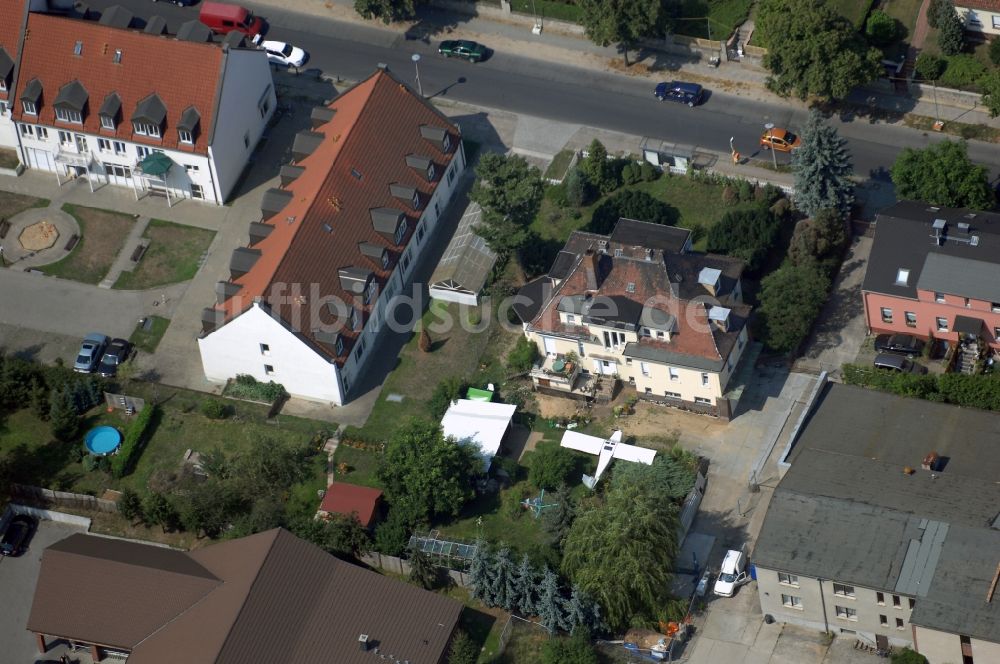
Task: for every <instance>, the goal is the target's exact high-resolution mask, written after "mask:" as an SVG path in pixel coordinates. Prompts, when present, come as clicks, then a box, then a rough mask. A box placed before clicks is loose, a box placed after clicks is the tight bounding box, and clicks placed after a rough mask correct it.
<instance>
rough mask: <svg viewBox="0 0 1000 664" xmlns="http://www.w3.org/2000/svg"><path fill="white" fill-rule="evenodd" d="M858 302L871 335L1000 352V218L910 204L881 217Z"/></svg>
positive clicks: (904, 204)
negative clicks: (969, 345)
mask: <svg viewBox="0 0 1000 664" xmlns="http://www.w3.org/2000/svg"><path fill="white" fill-rule="evenodd" d="M862 297H863V300H864V307H865V317H866V320H867V324H868V329H869V331H871V332H873V333H903V334H911V335H914V336H917V337H920V338H921V339H925V340H926V339H929V338H934V339H940V340H944V341H947V342H948V343H949V344H952V345H954V344H955V343H957V342H961V341H978V342H979V343H980V344H984V345H988V346H989V347H990V348H991V349H992V350H993V351H994V352H997V351H1000V341H998V339H1000V215H998V214H992V213H987V212H976V211H973V210H966V209H956V208H938V207H933V206H930V205H928V204H926V203H920V202H915V201H903V202H900V203H897V204H896V205H894V206H892V207H890V208H888V209H886V210H884V211H883V212H881V213H880V214H879V216H878V220H877V223H876V226H875V239H874V243H873V245H872V251H871V257H870V258H869V261H868V271H867V273H866V275H865V280H864V284H863V286H862Z"/></svg>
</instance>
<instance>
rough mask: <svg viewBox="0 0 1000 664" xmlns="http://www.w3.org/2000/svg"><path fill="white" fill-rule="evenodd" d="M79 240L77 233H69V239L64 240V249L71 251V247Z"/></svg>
mask: <svg viewBox="0 0 1000 664" xmlns="http://www.w3.org/2000/svg"><path fill="white" fill-rule="evenodd" d="M79 241H80V236H79V235H75V234H74V235H70V236H69V240H67V241H66V246H65V247H64V249H65V250H66V251H73V247H75V246H76V243H77V242H79Z"/></svg>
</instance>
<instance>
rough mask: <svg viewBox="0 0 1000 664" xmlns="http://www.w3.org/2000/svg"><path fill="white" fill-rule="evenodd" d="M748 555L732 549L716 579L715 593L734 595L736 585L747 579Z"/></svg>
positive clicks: (727, 595) (727, 554)
mask: <svg viewBox="0 0 1000 664" xmlns="http://www.w3.org/2000/svg"><path fill="white" fill-rule="evenodd" d="M746 562H747V561H746V555H744V553H743V552H742V551H734V550H732V549H730V550H729V551H727V552H726V557H725V559H724V560H723V561H722V570H721V571H720V572H719V578H718V579H716V581H715V594H716V595H720V596H722V597H732V596H733V593H734V592H736V586H738V585H740V584H741V583H743V582H744V581H746V578H747V573H746Z"/></svg>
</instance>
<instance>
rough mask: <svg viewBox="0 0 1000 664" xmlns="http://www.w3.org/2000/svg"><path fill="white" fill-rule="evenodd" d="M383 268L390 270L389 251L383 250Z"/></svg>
mask: <svg viewBox="0 0 1000 664" xmlns="http://www.w3.org/2000/svg"><path fill="white" fill-rule="evenodd" d="M382 269H383V270H388V269H389V252H388V251H383V252H382Z"/></svg>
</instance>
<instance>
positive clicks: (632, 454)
mask: <svg viewBox="0 0 1000 664" xmlns="http://www.w3.org/2000/svg"><path fill="white" fill-rule="evenodd" d="M614 457H615V458H616V459H624V460H625V461H635V462H636V463H644V464H646V465H652V463H653V458H654V457H656V450H650V449H647V448H645V447H638V446H636V445H626V444H625V443H618V445H616V446H615V451H614Z"/></svg>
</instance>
